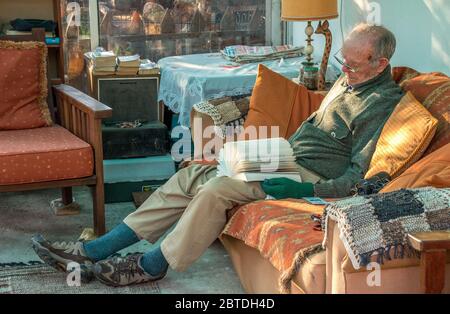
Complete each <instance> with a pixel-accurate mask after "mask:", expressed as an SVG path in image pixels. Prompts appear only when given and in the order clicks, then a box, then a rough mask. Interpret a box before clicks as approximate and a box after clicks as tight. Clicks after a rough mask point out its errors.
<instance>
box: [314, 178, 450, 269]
mask: <svg viewBox="0 0 450 314" xmlns="http://www.w3.org/2000/svg"><path fill="white" fill-rule="evenodd" d="M329 219H332V220H334V221H336V222H337V227H338V228H339V231H340V235H341V236H340V238H341V240H342V242H343V244H344V247H345V249H346V251H347V254H348V256H349V258H350V260H351V262H352V265H353V268H355V269H359V268H360V267H363V266H366V265H368V264H369V263H370V262H371V259H372V256H373V257H375V258H376V262H377V263H378V264H382V263H383V260H384V258H386V259H396V258H403V257H405V256H408V257H413V256H417V254H418V253H417V252H416V251H415V250H414V249H412V248H411V247H410V245H409V243H408V240H407V239H408V237H407V234H408V233H415V232H426V231H433V230H446V229H450V189H449V188H447V189H437V188H434V187H426V188H419V189H401V190H399V191H394V192H389V193H380V194H373V195H367V196H355V197H350V198H345V199H342V200H339V201H336V202H332V203H330V204H328V205H327V206H326V207H325V209H324V213H323V220H322V227H323V230H325V232H327V223H328V221H329ZM324 239H327V235H326V234H325V237H324ZM325 244H326V242H325V240H324V242H323V246H324V247H325Z"/></svg>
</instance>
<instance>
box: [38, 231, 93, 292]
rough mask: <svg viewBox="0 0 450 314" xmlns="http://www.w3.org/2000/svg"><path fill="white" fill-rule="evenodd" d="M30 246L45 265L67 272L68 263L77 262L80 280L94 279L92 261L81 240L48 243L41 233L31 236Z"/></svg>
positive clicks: (85, 281)
mask: <svg viewBox="0 0 450 314" xmlns="http://www.w3.org/2000/svg"><path fill="white" fill-rule="evenodd" d="M31 242H32V246H33V249H34V251H35V252H36V254H37V255H38V256H39V257H40V258H41V259H42V261H44V262H45V263H46V264H47V265H49V266H51V267H53V268H55V269H56V270H59V271H63V272H67V271H70V269H69V270H68V269H67V265H68V264H69V263H73V262H75V263H78V264H79V265H80V270H81V281H82V282H83V283H87V282H89V281H91V280H92V279H94V274H93V273H92V267H93V265H94V261H92V260H91V259H90V258H89V257H87V256H86V253H85V252H84V248H83V242H80V241H77V242H68V243H66V242H60V243H58V242H55V243H53V244H52V243H50V242H49V241H47V240H45V239H44V237H43V236H42V235H35V236H33V237H32V238H31Z"/></svg>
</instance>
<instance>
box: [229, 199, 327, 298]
mask: <svg viewBox="0 0 450 314" xmlns="http://www.w3.org/2000/svg"><path fill="white" fill-rule="evenodd" d="M323 208H324V205H311V204H308V203H306V202H305V201H304V200H293V199H292V200H277V201H275V200H264V201H255V202H251V203H249V204H246V205H243V206H241V207H238V208H235V209H234V210H233V211H232V213H231V215H232V217H231V218H230V220H229V221H228V223H227V225H226V227H225V229H224V230H223V232H222V233H223V234H226V235H229V236H231V237H234V238H236V239H239V240H242V241H243V242H244V243H245V244H246V245H248V246H250V247H252V248H255V249H257V250H258V251H259V252H260V253H261V255H262V256H264V257H265V258H267V259H268V260H269V261H270V263H271V264H272V265H273V266H274V267H275V268H276V269H278V270H279V271H280V272H281V277H280V280H279V287H280V292H282V293H288V292H289V291H290V286H291V280H292V279H293V278H294V277H295V275H296V274H297V272H298V270H299V269H300V267H301V265H302V263H303V262H304V261H305V260H306V258H307V257H308V256H310V255H312V254H314V253H317V252H320V251H322V250H323V249H322V245H321V243H322V239H323V232H322V231H321V230H317V228H316V227H317V222H315V221H314V220H313V219H312V218H311V215H312V214H319V213H322V211H323ZM319 226H320V223H319Z"/></svg>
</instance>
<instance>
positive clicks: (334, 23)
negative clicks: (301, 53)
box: [293, 0, 450, 75]
mask: <svg viewBox="0 0 450 314" xmlns="http://www.w3.org/2000/svg"><path fill="white" fill-rule="evenodd" d="M338 1H339V6H340V8H341V7H342V10H339V11H340V12H339V14H340V15H339V18H337V19H334V20H331V21H330V25H331V31H332V34H333V46H332V53H331V55H333V53H334V52H336V51H337V50H338V49H339V48H340V47H341V46H342V33H343V34H344V38H345V35H346V34H348V33H349V31H350V30H351V29H352V27H353V26H354V25H356V24H357V23H359V22H365V21H367V18H369V19H370V18H372V17H373V16H375V14H374V13H376V10H377V9H378V8H379V12H380V22H381V24H382V25H384V26H386V27H387V28H389V29H390V30H391V31H392V32H393V33H394V34H395V36H396V38H397V50H396V53H395V55H394V57H393V59H392V65H393V66H400V65H404V66H409V67H412V68H414V69H416V70H418V71H421V72H431V71H440V72H444V73H446V74H447V75H450V1H449V0H377V1H371V0H338ZM341 1H342V2H341ZM341 19H342V20H341ZM340 22H342V26H343V27H342V32H341V27H340ZM316 25H317V22H313V26H316ZM305 26H306V23H303V22H295V23H294V29H293V36H294V44H295V45H304V44H305V41H304V40H305V38H306V35H305V34H304V29H305ZM313 38H314V42H313V45H314V46H315V52H314V55H315V61H317V62H320V60H321V58H322V52H323V47H324V40H323V36H322V35H314V37H313ZM330 62H333V63H335V62H334V61H333V58H332V57H331V58H330Z"/></svg>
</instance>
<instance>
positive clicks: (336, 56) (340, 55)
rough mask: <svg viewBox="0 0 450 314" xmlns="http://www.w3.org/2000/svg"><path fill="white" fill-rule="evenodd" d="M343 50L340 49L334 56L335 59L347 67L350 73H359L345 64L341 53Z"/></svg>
mask: <svg viewBox="0 0 450 314" xmlns="http://www.w3.org/2000/svg"><path fill="white" fill-rule="evenodd" d="M341 50H342V48H341V49H339V50H338V51H337V52H336V53H335V54H334V55H333V57H334V58H335V59H336V61H337V62H339V64H340V65H342V66H344V67H346V68H347V69H348V70H349V71H350V72H352V73H355V72H356V71H358V70H357V69H355V68H353V67H351V66H349V65H348V64H347V63H345V62H344V59H343V58H342V54H341V53H340V52H341Z"/></svg>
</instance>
